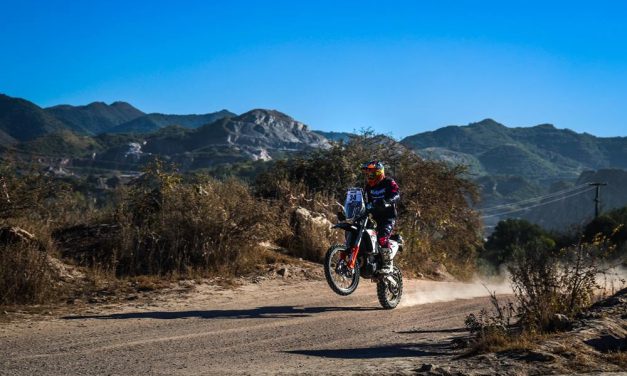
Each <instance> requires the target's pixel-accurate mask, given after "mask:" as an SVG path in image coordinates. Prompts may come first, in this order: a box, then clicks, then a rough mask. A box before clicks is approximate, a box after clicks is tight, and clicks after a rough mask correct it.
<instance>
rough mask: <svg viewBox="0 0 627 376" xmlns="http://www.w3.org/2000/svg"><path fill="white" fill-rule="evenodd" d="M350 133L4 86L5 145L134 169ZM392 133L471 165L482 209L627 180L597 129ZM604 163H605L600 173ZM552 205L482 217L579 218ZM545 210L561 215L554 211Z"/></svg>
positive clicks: (324, 143)
mask: <svg viewBox="0 0 627 376" xmlns="http://www.w3.org/2000/svg"><path fill="white" fill-rule="evenodd" d="M351 136H353V135H352V134H350V133H344V132H322V131H312V130H310V129H309V127H308V126H307V125H305V124H303V123H301V122H299V121H297V120H295V119H293V118H291V117H290V116H288V115H286V114H283V113H281V112H279V111H276V110H267V109H254V110H251V111H248V112H246V113H243V114H241V115H237V114H235V113H232V112H230V111H228V110H220V111H216V112H211V113H207V114H198V115H168V114H158V113H151V114H146V113H144V112H142V111H141V110H139V109H137V108H135V107H133V106H132V105H131V104H129V103H125V102H114V103H111V104H106V103H102V102H94V103H91V104H88V105H85V106H70V105H59V106H53V107H48V108H41V107H39V106H37V105H35V104H34V103H32V102H29V101H27V100H24V99H20V98H12V97H9V96H7V95H2V94H0V152H1V151H2V150H3V149H4V150H12V151H13V152H18V153H26V154H34V155H39V156H40V157H49V158H59V157H64V158H70V159H71V162H70V164H71V165H73V166H74V167H76V168H78V169H86V171H106V170H112V169H113V170H137V168H138V166H139V163H141V162H142V161H143V160H145V159H146V158H147V157H150V156H152V155H160V156H162V157H163V158H165V159H169V160H171V161H174V162H176V163H177V164H178V165H179V166H181V167H182V168H184V169H203V168H212V167H215V166H220V165H226V166H229V165H233V164H234V163H240V162H247V161H267V160H270V159H275V158H283V157H289V156H290V155H292V154H294V153H301V152H303V151H306V150H309V149H313V148H326V147H328V146H329V145H330V143H331V142H336V141H347V140H348V139H349V138H350V137H351ZM389 142H392V143H395V144H396V146H395V147H405V148H408V149H410V150H412V151H414V152H415V153H416V154H418V155H420V156H421V157H423V158H425V159H433V160H440V161H443V162H445V163H448V164H451V165H457V164H464V165H466V166H468V172H467V177H468V178H470V179H472V180H474V181H475V182H476V183H477V185H478V186H479V188H480V191H481V196H482V201H481V203H480V206H479V208H488V207H493V206H495V205H496V206H499V205H504V204H507V203H509V202H513V201H518V200H530V199H533V198H534V197H539V196H542V195H547V194H551V192H556V191H559V190H560V189H563V188H564V187H572V186H574V185H575V184H583V183H582V182H586V181H590V179H594V178H599V179H601V178H603V179H606V180H608V181H609V180H612V184H617V185H619V186H620V187H622V186H625V184H627V175H626V174H623V173H621V172H620V171H624V170H625V169H627V138H626V137H610V138H601V137H596V136H593V135H591V134H587V133H576V132H573V131H571V130H568V129H558V128H556V127H554V126H553V125H550V124H540V125H536V126H532V127H515V128H514V127H507V126H505V125H503V124H500V123H498V122H496V121H494V120H492V119H484V120H481V121H479V122H475V123H470V124H468V125H462V126H455V125H452V126H446V127H443V128H440V129H437V130H434V131H430V132H423V133H418V134H415V135H412V136H409V137H406V138H404V139H402V140H400V141H398V142H396V141H394V140H391V139H390V140H389ZM94 169H95V170H94ZM599 171H604V172H603V173H602V174H600V175H599V173H600V172H599ZM610 178H611V179H610ZM586 179H587V180H586ZM623 180H624V181H623ZM621 184H622V185H621ZM607 192H608V194H609V195H610V196H608V197H607V200H606V204H607V205H608V207H607V209H609V208H610V207H614V206H616V205H624V204H627V197H624V198H623V197H622V196H621V195H620V194H619V192H618V191H612V190H610V189H608V190H607ZM532 202H533V201H532ZM565 202H566V201H565ZM567 206H568V205H567ZM570 206H571V207H573V208H574V207H575V206H574V205H570ZM589 206H590V205H589V204H585V205H583V207H582V208H580V209H577V210H578V211H576V210H575V209H573V213H575V212H577V213H575V214H576V215H575V214H573V215H574V216H575V217H577V216H578V217H577V218H579V217H581V215H582V214H581V213H584V212H586V213H588V215H589V214H590V210H589ZM516 208H519V206H517V207H516ZM556 208H557V206H555V205H548V204H546V205H545V204H542V205H537V206H534V207H533V208H530V209H526V210H524V211H516V212H514V213H506V214H504V215H502V216H494V217H490V218H489V219H486V223H487V224H488V225H490V224H491V223H492V224H493V223H494V222H495V221H497V220H498V219H502V218H504V217H511V216H520V217H525V218H529V219H532V220H533V221H534V222H537V223H542V224H543V225H546V223H544V222H547V221H546V218H547V216H549V217H554V218H557V217H563V220H561V219H560V220H558V219H555V220H554V221H549V222H550V223H552V224H556V225H559V226H563V225H564V224H565V223H566V222H569V221H570V222H573V218H574V217H573V218H569V215H568V213H569V211H568V210H566V211H565V210H564V208H559V209H556ZM547 210H558V211H560V213H561V214H560V216H555V215H553V214H552V213H551V212H547ZM562 214H563V215H562ZM543 218H544V219H543ZM547 227H550V226H547Z"/></svg>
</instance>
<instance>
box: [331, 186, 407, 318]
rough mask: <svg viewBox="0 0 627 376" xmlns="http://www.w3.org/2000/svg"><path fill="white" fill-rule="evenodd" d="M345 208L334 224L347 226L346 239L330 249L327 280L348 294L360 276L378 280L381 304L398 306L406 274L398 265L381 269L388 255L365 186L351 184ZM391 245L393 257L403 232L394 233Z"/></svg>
mask: <svg viewBox="0 0 627 376" xmlns="http://www.w3.org/2000/svg"><path fill="white" fill-rule="evenodd" d="M386 205H387V206H389V205H390V204H386ZM343 209H344V210H343V212H340V213H338V219H339V222H338V223H337V224H335V225H334V226H333V228H339V229H341V230H344V231H345V239H346V241H345V243H344V244H336V245H333V246H331V247H330V248H329V250H328V251H327V253H326V256H325V260H324V274H325V277H326V280H327V283H328V284H329V286H330V287H331V290H333V291H334V292H335V293H337V294H339V295H342V296H346V295H350V294H352V293H353V292H354V291H355V290H356V289H357V285H358V284H359V279H360V277H364V278H369V279H371V280H372V282H376V284H377V297H378V299H379V303H380V304H381V306H382V307H383V308H385V309H393V308H396V306H397V305H398V303H399V302H400V301H401V296H402V295H403V276H402V274H401V270H400V269H399V268H398V267H397V266H396V265H395V266H394V268H393V271H392V272H391V273H389V274H383V273H380V269H381V265H382V263H383V257H386V256H384V255H383V254H382V252H381V247H380V246H379V242H378V241H377V232H376V231H375V226H374V223H373V220H372V219H371V218H370V216H369V215H370V213H371V211H372V204H371V203H368V204H366V203H365V200H364V192H363V190H362V189H361V188H349V189H348V191H347V193H346V200H345V202H344V208H343ZM342 217H343V218H342ZM390 248H391V251H392V252H391V254H390V255H389V257H390V258H391V259H394V257H395V256H396V254H397V253H398V252H402V249H403V239H402V237H401V236H400V235H396V234H394V235H392V236H391V237H390Z"/></svg>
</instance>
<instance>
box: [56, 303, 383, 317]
mask: <svg viewBox="0 0 627 376" xmlns="http://www.w3.org/2000/svg"><path fill="white" fill-rule="evenodd" d="M374 310H380V308H372V307H302V308H301V307H294V306H268V307H257V308H251V309H226V310H209V311H173V312H163V311H155V312H130V313H114V314H110V315H81V316H65V317H63V319H65V320H85V319H97V320H125V319H159V320H171V319H187V318H200V319H260V318H261V319H276V318H290V317H308V316H312V315H314V314H318V313H324V312H338V311H374Z"/></svg>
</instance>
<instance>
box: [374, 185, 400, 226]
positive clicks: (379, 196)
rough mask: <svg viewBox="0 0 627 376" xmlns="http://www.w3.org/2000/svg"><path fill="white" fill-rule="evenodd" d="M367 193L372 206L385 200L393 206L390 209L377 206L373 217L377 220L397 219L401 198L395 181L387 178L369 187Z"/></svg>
mask: <svg viewBox="0 0 627 376" xmlns="http://www.w3.org/2000/svg"><path fill="white" fill-rule="evenodd" d="M365 192H366V198H367V200H368V202H370V203H372V204H374V203H375V202H376V201H378V200H385V201H386V202H388V203H390V204H392V206H390V207H389V208H384V207H377V206H376V205H375V209H374V210H373V212H372V216H373V217H374V218H375V220H377V219H379V220H381V219H388V218H396V202H397V201H398V200H399V198H400V197H401V196H400V192H399V188H398V184H396V182H395V181H394V179H392V178H390V177H385V178H384V179H383V180H381V181H380V182H378V183H377V184H376V185H374V186H372V187H371V186H369V185H367V186H366V189H365Z"/></svg>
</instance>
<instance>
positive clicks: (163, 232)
mask: <svg viewBox="0 0 627 376" xmlns="http://www.w3.org/2000/svg"><path fill="white" fill-rule="evenodd" d="M114 217H115V220H116V222H117V223H119V224H120V226H121V239H120V242H119V244H118V245H117V247H116V249H115V250H114V254H113V257H112V260H111V262H113V263H115V270H116V272H117V274H118V275H138V274H157V275H162V274H168V273H189V272H193V271H200V272H202V273H242V272H245V271H247V270H249V269H250V268H251V267H252V265H253V264H254V263H255V261H256V260H257V256H258V252H259V251H260V247H259V243H260V242H262V241H264V240H268V238H270V237H272V236H276V235H275V234H277V233H279V232H281V231H283V229H282V228H281V221H280V219H279V218H278V213H277V211H276V210H274V209H273V208H271V207H270V206H269V205H268V204H267V203H266V202H264V201H261V200H257V199H255V197H254V196H253V195H252V193H251V192H250V190H249V188H248V187H247V186H246V185H245V184H243V183H241V182H240V181H238V180H235V179H229V180H225V181H218V180H214V179H212V178H210V177H207V176H204V177H203V176H197V177H195V178H194V179H193V180H192V181H188V182H184V181H183V179H182V177H181V176H180V175H179V174H177V173H176V172H174V171H173V170H172V169H171V168H169V167H168V166H165V165H163V164H162V163H161V162H159V161H157V162H155V163H154V164H152V165H150V166H148V167H147V169H146V171H145V173H144V174H143V175H142V177H141V179H139V180H138V181H136V182H135V183H134V184H133V185H132V186H131V187H130V188H129V189H128V190H123V191H121V193H120V196H119V197H118V203H117V205H116V208H115V216H114Z"/></svg>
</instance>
